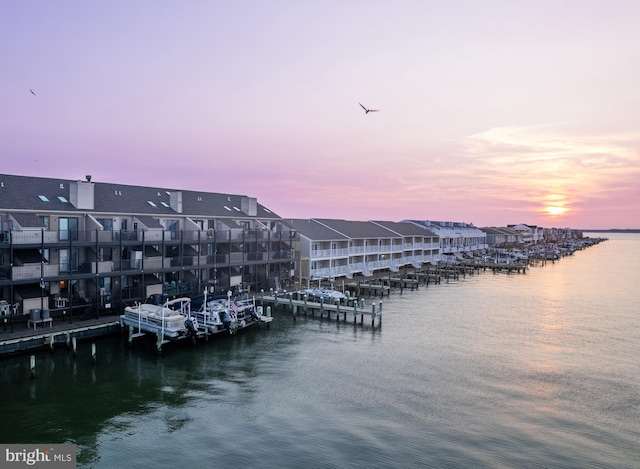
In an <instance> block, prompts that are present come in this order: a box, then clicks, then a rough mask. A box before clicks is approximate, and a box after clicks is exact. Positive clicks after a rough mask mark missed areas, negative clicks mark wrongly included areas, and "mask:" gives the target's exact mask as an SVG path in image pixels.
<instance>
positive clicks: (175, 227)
mask: <svg viewBox="0 0 640 469" xmlns="http://www.w3.org/2000/svg"><path fill="white" fill-rule="evenodd" d="M165 227H166V229H167V231H170V232H171V239H179V238H180V222H179V221H178V220H167V221H166V222H165Z"/></svg>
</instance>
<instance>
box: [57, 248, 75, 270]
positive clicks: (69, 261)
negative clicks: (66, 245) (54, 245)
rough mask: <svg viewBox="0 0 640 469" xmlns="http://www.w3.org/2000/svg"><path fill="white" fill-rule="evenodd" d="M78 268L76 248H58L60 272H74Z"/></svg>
mask: <svg viewBox="0 0 640 469" xmlns="http://www.w3.org/2000/svg"><path fill="white" fill-rule="evenodd" d="M77 270H78V250H77V249H71V250H69V249H60V272H76V271H77Z"/></svg>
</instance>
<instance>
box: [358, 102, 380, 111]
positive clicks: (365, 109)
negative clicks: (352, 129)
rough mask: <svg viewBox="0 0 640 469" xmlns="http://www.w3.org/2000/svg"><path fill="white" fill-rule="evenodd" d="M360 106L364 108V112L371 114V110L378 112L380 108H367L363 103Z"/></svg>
mask: <svg viewBox="0 0 640 469" xmlns="http://www.w3.org/2000/svg"><path fill="white" fill-rule="evenodd" d="M358 104H360V103H358ZM360 107H361V108H362V109H364V113H365V114H369V113H370V112H378V110H377V109H367V108H366V107H364V106H363V105H362V104H360Z"/></svg>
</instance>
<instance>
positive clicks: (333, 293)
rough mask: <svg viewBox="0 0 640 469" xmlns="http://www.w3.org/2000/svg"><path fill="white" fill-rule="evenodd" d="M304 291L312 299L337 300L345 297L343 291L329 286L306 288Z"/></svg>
mask: <svg viewBox="0 0 640 469" xmlns="http://www.w3.org/2000/svg"><path fill="white" fill-rule="evenodd" d="M304 293H305V294H307V295H309V296H310V297H312V298H314V299H317V300H324V301H336V302H339V301H342V300H344V299H346V298H347V296H346V295H345V294H344V293H342V292H339V291H337V290H333V289H331V288H307V289H306V290H305V291H304Z"/></svg>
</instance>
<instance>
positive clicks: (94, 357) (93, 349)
mask: <svg viewBox="0 0 640 469" xmlns="http://www.w3.org/2000/svg"><path fill="white" fill-rule="evenodd" d="M97 359H98V356H97V353H96V344H95V343H92V344H91V362H93V363H95V362H96V361H97Z"/></svg>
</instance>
